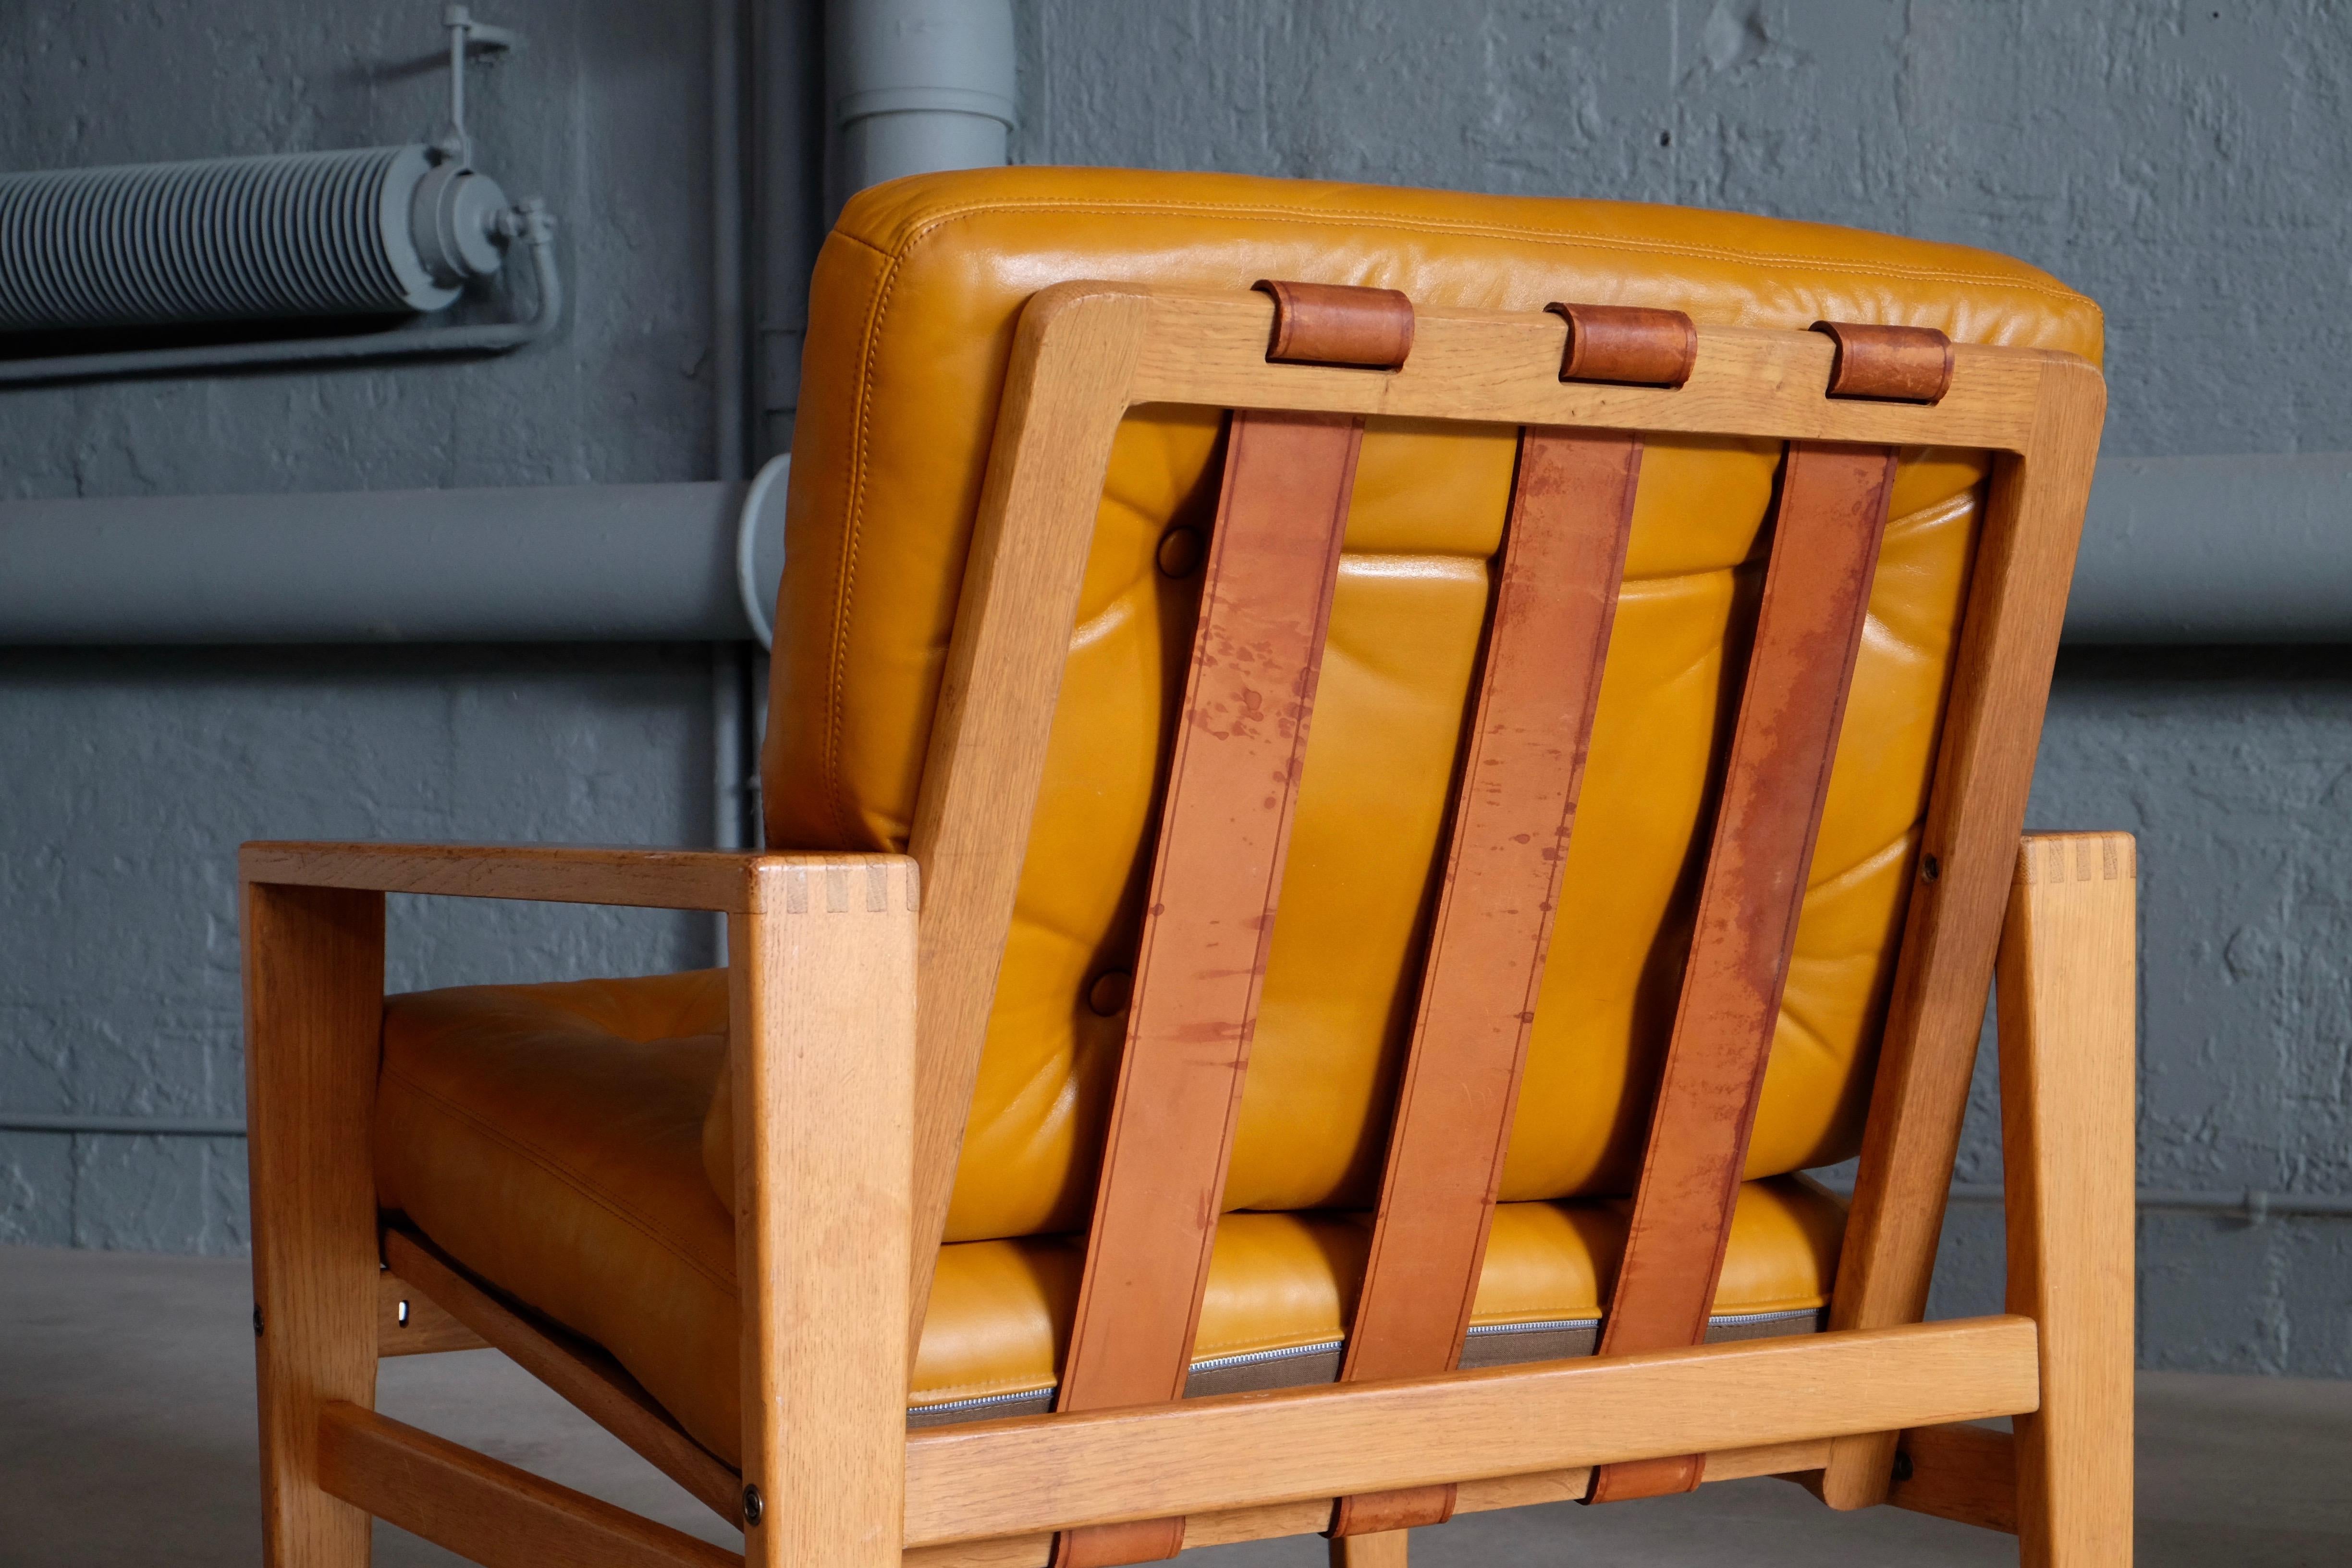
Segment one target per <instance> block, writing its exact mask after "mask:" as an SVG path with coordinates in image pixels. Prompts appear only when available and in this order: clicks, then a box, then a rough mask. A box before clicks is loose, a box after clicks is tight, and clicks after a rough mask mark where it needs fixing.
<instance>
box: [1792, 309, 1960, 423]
mask: <svg viewBox="0 0 2352 1568" xmlns="http://www.w3.org/2000/svg"><path fill="white" fill-rule="evenodd" d="M1811 330H1812V331H1816V332H1819V333H1821V334H1822V336H1823V337H1826V338H1827V339H1829V340H1830V342H1833V343H1835V344H1836V345H1837V353H1836V354H1835V356H1834V357H1833V358H1832V359H1831V361H1830V383H1829V392H1828V395H1829V396H1832V397H1853V398H1861V399H1864V400H1866V401H1870V402H1877V403H1929V404H1932V403H1938V402H1941V401H1942V400H1943V396H1944V394H1945V393H1947V392H1948V391H1949V390H1951V385H1952V340H1951V339H1950V338H1948V337H1946V336H1945V335H1944V334H1943V333H1942V332H1940V331H1937V330H1936V329H1935V328H1934V327H1876V326H1864V325H1863V324H1862V323H1860V322H1856V321H1815V322H1814V323H1813V325H1812V328H1811Z"/></svg>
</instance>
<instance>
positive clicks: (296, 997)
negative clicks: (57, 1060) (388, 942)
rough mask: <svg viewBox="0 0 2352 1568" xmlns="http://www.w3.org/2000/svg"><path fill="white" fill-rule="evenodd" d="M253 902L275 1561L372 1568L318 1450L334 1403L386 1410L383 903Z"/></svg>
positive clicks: (262, 1341)
mask: <svg viewBox="0 0 2352 1568" xmlns="http://www.w3.org/2000/svg"><path fill="white" fill-rule="evenodd" d="M241 897H242V899H243V902H244V936H245V1072H246V1090H245V1093H246V1114H247V1122H248V1125H249V1126H250V1128H251V1136H250V1138H249V1140H248V1142H247V1158H248V1159H249V1160H250V1162H251V1163H252V1173H251V1185H252V1194H253V1199H252V1202H253V1300H254V1332H255V1340H254V1348H255V1357H256V1362H257V1369H258V1372H259V1398H260V1411H261V1516H262V1554H263V1560H264V1562H266V1563H269V1564H271V1565H272V1568H362V1564H364V1563H366V1562H367V1561H368V1551H369V1545H368V1521H367V1515H365V1514H364V1513H362V1512H361V1511H360V1510H358V1509H355V1508H353V1507H352V1506H351V1505H350V1504H349V1503H346V1502H342V1501H340V1500H337V1499H335V1498H334V1497H331V1496H330V1495H328V1493H327V1492H325V1491H324V1490H322V1489H320V1472H319V1447H318V1445H319V1417H320V1414H321V1413H322V1412H323V1411H324V1410H325V1409H326V1407H327V1406H328V1405H330V1404H333V1403H337V1402H343V1403H348V1404H351V1405H362V1406H365V1405H373V1404H374V1402H375V1364H376V1289H377V1287H376V1276H377V1274H378V1272H379V1265H378V1262H377V1258H376V1238H375V1175H374V1172H373V1170H372V1169H371V1168H370V1165H369V1147H370V1143H369V1137H368V1126H369V1119H370V1117H371V1116H372V1115H373V1110H374V1106H375V1075H376V1057H377V1052H378V1048H379V1042H380V1040H381V1038H382V1032H383V894H381V893H372V892H355V891H350V890H346V889H326V888H293V887H281V886H277V885H273V884H270V883H265V882H247V883H245V884H244V885H243V887H242V889H241Z"/></svg>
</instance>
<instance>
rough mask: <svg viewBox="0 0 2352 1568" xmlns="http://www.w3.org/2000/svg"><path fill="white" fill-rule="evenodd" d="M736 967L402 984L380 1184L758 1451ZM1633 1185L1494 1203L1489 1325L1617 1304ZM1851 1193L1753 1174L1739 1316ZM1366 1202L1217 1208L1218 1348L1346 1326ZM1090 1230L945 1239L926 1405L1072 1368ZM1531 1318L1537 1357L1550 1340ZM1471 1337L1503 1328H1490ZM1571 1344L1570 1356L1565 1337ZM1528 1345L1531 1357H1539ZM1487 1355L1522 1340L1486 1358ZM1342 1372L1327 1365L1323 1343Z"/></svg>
mask: <svg viewBox="0 0 2352 1568" xmlns="http://www.w3.org/2000/svg"><path fill="white" fill-rule="evenodd" d="M725 1016H726V1001H725V985H724V976H723V975H722V974H720V973H718V972H716V971H712V972H705V973H695V974H678V975H665V976H658V977H655V978H652V979H647V980H638V981H591V982H583V983H579V984H561V985H538V986H496V987H482V988H476V989H467V990H455V991H437V992H424V993H419V994H413V995H407V996H398V997H394V998H393V999H392V1000H391V1001H390V1003H389V1004H388V1005H387V1006H386V1009H385V1015H384V1061H383V1079H382V1083H381V1089H380V1095H379V1100H378V1104H377V1115H376V1142H375V1161H376V1182H377V1193H378V1198H379V1201H381V1202H382V1203H383V1205H385V1206H387V1207H390V1208H396V1209H401V1210H404V1211H405V1212H406V1214H407V1215H409V1217H410V1218H411V1219H412V1220H413V1221H414V1222H415V1224H416V1225H417V1226H420V1227H421V1228H422V1229H423V1230H424V1232H425V1234H426V1235H427V1236H428V1237H431V1238H432V1239H433V1240H434V1241H435V1242H436V1243H437V1244H438V1245H439V1246H440V1247H443V1248H444V1249H446V1251H447V1252H448V1253H449V1254H450V1255H451V1256H453V1257H454V1258H457V1261H459V1262H460V1263H462V1264H464V1265H465V1266H467V1268H470V1269H472V1270H473V1271H475V1272H476V1273H478V1274H479V1275H481V1276H482V1277H483V1278H485V1279H488V1280H490V1281H491V1282H493V1283H494V1284H496V1285H498V1286H499V1287H500V1288H501V1289H505V1290H506V1291H508V1292H509V1293H510V1294H512V1295H513V1296H515V1297H517V1298H519V1299H520V1300H523V1301H525V1302H528V1303H530V1305H532V1306H534V1307H536V1308H537V1309H539V1310H541V1311H542V1312H545V1313H546V1314H548V1315H549V1316H551V1317H552V1318H554V1319H556V1320H557V1321H561V1322H562V1323H564V1324H566V1325H568V1326H570V1327H571V1328H572V1329H574V1330H576V1331H579V1332H581V1333H583V1334H585V1335H587V1336H588V1337H589V1338H591V1339H593V1340H594V1341H596V1342H598V1343H600V1344H602V1345H604V1347H605V1348H606V1349H607V1350H609V1351H611V1352H613V1354H614V1356H615V1357H617V1358H618V1359H619V1361H620V1362H621V1363H622V1364H623V1365H624V1366H625V1367H627V1368H628V1370H629V1371H630V1372H631V1373H633V1374H634V1375H635V1377H636V1378H637V1379H638V1381H640V1382H641V1383H643V1384H645V1386H646V1389H647V1391H648V1392H650V1393H651V1394H653V1395H654V1397H655V1398H656V1399H657V1400H659V1401H660V1402H661V1403H662V1405H664V1406H665V1407H666V1408H667V1409H668V1410H669V1411H670V1412H671V1413H672V1414H673V1415H676V1416H677V1418H678V1420H679V1422H680V1424H681V1425H683V1426H685V1427H686V1429H687V1430H688V1432H689V1433H690V1434H692V1435H693V1436H695V1437H696V1438H697V1439H698V1441H700V1442H701V1443H703V1444H704V1445H705V1446H706V1447H709V1448H710V1449H711V1450H712V1451H713V1452H714V1453H716V1454H718V1455H719V1457H721V1458H725V1459H728V1460H730V1462H731V1461H733V1460H734V1459H735V1458H737V1456H738V1454H739V1452H740V1445H739V1431H740V1428H739V1426H738V1404H737V1399H738V1395H737V1389H738V1377H737V1365H736V1346H737V1343H738V1340H737V1321H736V1295H735V1242H734V1234H733V1227H732V1226H731V1225H730V1221H729V1215H728V1211H727V1209H726V1208H725V1207H724V1206H722V1205H720V1204H719V1200H718V1199H717V1198H716V1197H715V1196H714V1195H713V1194H711V1192H710V1190H709V1185H708V1184H707V1182H706V1180H705V1178H704V1175H703V1172H702V1162H701V1152H700V1147H699V1145H700V1141H701V1128H702V1121H703V1114H704V1110H705V1108H706V1106H707V1105H708V1104H709V1100H710V1098H711V1093H712V1089H713V1087H714V1085H715V1083H716V1081H717V1079H718V1078H719V1074H720V1072H721V1069H722V1064H723V1061H724V1052H725V1047H724V1044H723V1040H722V1037H721V1036H720V1035H719V1034H718V1033H716V1032H714V1026H717V1025H719V1024H720V1023H722V1022H723V1020H724V1018H725ZM1621 1210H1622V1205H1607V1204H1599V1203H1593V1204H1574V1205H1569V1204H1562V1205H1554V1204H1541V1203H1531V1204H1514V1205H1505V1206H1504V1207H1503V1208H1501V1209H1500V1210H1498V1211H1497V1213H1496V1221H1495V1229H1494V1238H1493V1241H1492V1243H1491V1244H1490V1245H1489V1247H1488V1248H1487V1255H1486V1273H1485V1276H1484V1278H1483V1279H1482V1280H1481V1283H1480V1286H1479V1290H1478V1296H1477V1301H1476V1308H1475V1320H1474V1321H1475V1324H1476V1325H1477V1326H1478V1327H1479V1328H1481V1329H1483V1330H1486V1331H1496V1330H1502V1331H1508V1330H1510V1329H1514V1328H1518V1329H1524V1328H1526V1327H1527V1326H1528V1325H1531V1324H1543V1325H1547V1326H1549V1327H1554V1328H1556V1327H1558V1326H1559V1325H1560V1324H1561V1323H1562V1322H1563V1321H1566V1322H1568V1323H1589V1322H1590V1321H1591V1320H1592V1319H1594V1318H1597V1317H1598V1315H1599V1310H1600V1303H1601V1300H1603V1298H1604V1297H1605V1295H1606V1294H1607V1291H1608V1289H1609V1287H1610V1284H1611V1280H1612V1274H1613V1271H1614V1268H1615V1266H1616V1259H1617V1255H1618V1253H1619V1252H1620V1251H1621V1250H1622V1246H1623V1235H1624V1220H1623V1217H1622V1212H1621ZM1843 1217H1844V1216H1843V1210H1842V1208H1841V1207H1840V1206H1839V1205H1838V1203H1837V1201H1836V1200H1835V1199H1834V1198H1831V1197H1829V1196H1827V1195H1825V1194H1822V1192H1821V1191H1820V1189H1818V1188H1815V1187H1812V1186H1811V1185H1810V1184H1805V1183H1802V1182H1800V1181H1793V1180H1784V1181H1776V1182H1769V1183H1763V1184H1751V1185H1750V1186H1749V1187H1748V1188H1747V1189H1745V1190H1744V1191H1743V1192H1742V1193H1741V1194H1740V1203H1739V1208H1738V1215H1737V1216H1736V1218H1735V1220H1734V1223H1733V1227H1732V1239H1731V1249H1730V1256H1729V1258H1728V1261H1727V1265H1726V1267H1725V1270H1724V1276H1723V1283H1722V1287H1721V1289H1719V1290H1718V1291H1717V1297H1716V1312H1717V1314H1718V1315H1719V1316H1723V1315H1731V1316H1739V1317H1745V1316H1748V1315H1753V1314H1764V1315H1767V1316H1770V1317H1775V1318H1778V1317H1780V1316H1781V1315H1793V1317H1794V1319H1795V1320H1796V1321H1793V1322H1792V1323H1790V1324H1789V1325H1786V1326H1785V1327H1784V1328H1783V1331H1787V1329H1788V1328H1802V1327H1808V1326H1810V1323H1809V1322H1808V1321H1806V1320H1807V1318H1808V1315H1809V1314H1810V1313H1811V1312H1812V1311H1813V1310H1816V1309H1818V1308H1820V1307H1822V1305H1823V1304H1824V1303H1825V1302H1826V1301H1827V1300H1828V1294H1829V1288H1830V1284H1831V1279H1832V1272H1833V1270H1834V1268H1835V1267H1836V1259H1837V1247H1838V1241H1839V1237H1840V1233H1841V1231H1842V1228H1843ZM1366 1239H1367V1228H1366V1223H1365V1220H1364V1218H1363V1216H1361V1215H1337V1214H1329V1213H1321V1214H1302V1215H1288V1214H1254V1215H1231V1216H1229V1217H1228V1218H1226V1219H1225V1221H1224V1222H1223V1224H1222V1225H1221V1226H1220V1227H1219V1229H1218V1233H1217V1240H1216V1255H1215V1261H1214V1265H1213V1268H1212V1270H1211V1274H1210V1279H1209V1289H1208V1296H1207V1299H1206V1300H1205V1302H1204V1304H1203V1307H1202V1319H1201V1331H1200V1335H1199V1339H1198V1342H1197V1347H1196V1352H1195V1365H1196V1367H1198V1366H1201V1365H1202V1363H1213V1362H1224V1361H1229V1360H1231V1359H1232V1358H1234V1357H1237V1356H1251V1355H1254V1354H1262V1353H1264V1352H1284V1351H1290V1350H1299V1349H1312V1348H1314V1347H1328V1346H1331V1345H1332V1344H1333V1343H1334V1342H1336V1341H1337V1340H1338V1339H1339V1334H1340V1332H1341V1325H1342V1324H1343V1322H1344V1321H1346V1318H1347V1315H1348V1313H1349V1311H1350V1310H1352V1307H1353V1301H1354V1295H1355V1290H1356V1288H1357V1285H1358V1282H1359V1279H1360V1274H1361V1271H1362V1268H1363V1253H1364V1246H1365V1242H1366ZM1081 1250H1082V1243H1081V1242H1080V1241H1079V1240H1078V1239H1077V1238H1075V1237H1028V1238H1023V1239H1019V1240H1001V1241H983V1242H971V1243H965V1244H962V1245H960V1246H951V1247H946V1248H944V1249H943V1250H942V1251H941V1253H940V1268H939V1279H938V1283H937V1285H936V1286H935V1287H934V1289H933V1293H932V1299H931V1308H930V1315H929V1319H928V1321H926V1323H925V1326H924V1331H923V1341H922V1348H921V1351H920V1353H919V1357H918V1360H917V1364H916V1369H915V1375H914V1386H913V1390H912V1394H911V1397H910V1400H909V1404H910V1405H912V1406H913V1407H914V1411H913V1414H914V1415H916V1416H917V1418H921V1416H922V1414H923V1412H924V1411H925V1410H926V1409H927V1408H928V1409H929V1411H930V1412H931V1413H932V1414H933V1415H939V1414H940V1413H941V1412H940V1407H941V1406H947V1405H958V1404H960V1403H961V1402H964V1401H974V1400H978V1401H989V1400H995V1401H998V1402H999V1405H998V1406H997V1407H995V1408H992V1407H991V1406H990V1405H981V1406H980V1407H979V1408H978V1409H975V1410H972V1411H971V1413H970V1415H967V1416H966V1418H971V1417H972V1416H976V1415H986V1414H993V1413H997V1410H998V1409H1001V1408H1002V1402H1003V1401H1004V1400H1005V1399H1006V1397H1007V1396H1014V1397H1017V1396H1019V1395H1023V1394H1035V1393H1037V1392H1038V1391H1042V1390H1045V1389H1048V1388H1050V1387H1051V1386H1052V1384H1053V1382H1054V1377H1055V1367H1056V1366H1057V1364H1058V1363H1059V1358H1060V1355H1061V1352H1062V1350H1063V1347H1064V1344H1065V1341H1066V1335H1067V1331H1068V1328H1069V1321H1070V1315H1071V1309H1072V1306H1073V1304H1074V1302H1075V1300H1076V1291H1077V1280H1078V1271H1079V1268H1080V1265H1081V1262H1082V1257H1081ZM1543 1343H1544V1341H1543V1340H1542V1339H1541V1338H1540V1337H1529V1338H1528V1339H1527V1341H1526V1344H1527V1345H1528V1352H1525V1353H1535V1354H1539V1353H1543V1352H1542V1346H1543ZM1473 1344H1474V1350H1475V1349H1478V1348H1486V1347H1489V1345H1490V1342H1489V1341H1488V1340H1487V1339H1486V1338H1484V1337H1482V1338H1480V1339H1477V1340H1474V1342H1473ZM1552 1353H1559V1352H1552ZM1523 1358H1524V1356H1523V1357H1522V1359H1523ZM1485 1359H1489V1360H1492V1359H1509V1358H1507V1357H1497V1356H1495V1355H1492V1354H1489V1355H1488V1356H1486V1358H1485ZM1322 1364H1323V1370H1322V1372H1321V1373H1320V1375H1322V1376H1326V1377H1328V1375H1330V1370H1331V1365H1332V1363H1331V1362H1330V1361H1329V1359H1328V1358H1327V1359H1326V1361H1325V1363H1322Z"/></svg>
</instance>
